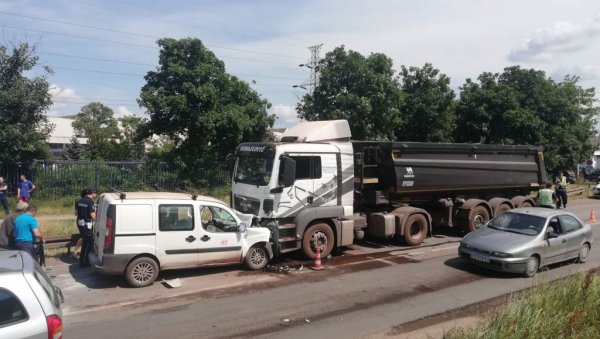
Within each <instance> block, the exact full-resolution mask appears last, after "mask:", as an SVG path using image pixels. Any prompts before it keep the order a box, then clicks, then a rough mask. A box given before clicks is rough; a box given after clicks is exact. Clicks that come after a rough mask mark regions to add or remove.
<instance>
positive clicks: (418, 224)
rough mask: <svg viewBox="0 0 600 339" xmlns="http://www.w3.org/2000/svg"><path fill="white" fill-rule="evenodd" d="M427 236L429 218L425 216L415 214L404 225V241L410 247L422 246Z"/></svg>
mask: <svg viewBox="0 0 600 339" xmlns="http://www.w3.org/2000/svg"><path fill="white" fill-rule="evenodd" d="M426 236H427V218H425V216H424V215H423V214H413V215H411V216H409V217H408V219H406V222H405V223H404V241H406V243H407V244H408V245H409V246H417V245H420V244H421V243H422V242H423V240H425V237H426Z"/></svg>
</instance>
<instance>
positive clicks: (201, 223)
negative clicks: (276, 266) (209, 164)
mask: <svg viewBox="0 0 600 339" xmlns="http://www.w3.org/2000/svg"><path fill="white" fill-rule="evenodd" d="M251 220H252V216H251V215H244V214H239V213H237V212H235V211H233V210H232V209H230V208H229V207H228V206H227V205H225V204H224V203H223V202H221V201H219V200H216V199H213V198H209V197H203V196H195V195H193V196H192V195H188V194H184V193H164V192H127V193H121V192H119V193H104V194H102V195H101V196H100V198H99V199H98V211H97V221H96V225H95V229H94V251H93V252H92V251H90V255H89V258H90V263H91V264H92V266H93V267H94V268H95V269H96V270H97V271H99V272H101V273H106V274H117V275H120V274H124V275H125V278H126V279H127V281H128V283H129V284H131V285H132V286H134V287H143V286H148V285H151V284H152V283H153V282H154V281H155V280H156V278H157V276H158V272H159V271H160V270H167V269H181V268H193V267H199V266H211V265H228V264H240V263H245V264H246V266H248V267H249V268H250V269H254V270H257V269H262V268H263V267H265V266H266V265H267V263H268V262H269V260H270V259H272V257H273V251H272V249H271V243H270V242H269V237H270V232H269V230H268V229H267V228H263V227H247V226H249V225H250V224H251Z"/></svg>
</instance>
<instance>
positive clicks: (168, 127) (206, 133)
mask: <svg viewBox="0 0 600 339" xmlns="http://www.w3.org/2000/svg"><path fill="white" fill-rule="evenodd" d="M158 45H159V47H160V53H159V66H158V67H157V69H156V70H155V71H151V72H148V73H147V74H146V76H145V79H146V84H145V85H144V86H143V87H142V90H141V94H140V99H139V100H138V102H139V104H140V106H141V107H144V108H145V109H146V110H147V112H148V114H149V116H150V120H149V121H148V122H147V124H145V126H144V133H143V136H144V137H149V136H150V135H152V134H156V135H159V136H166V137H168V139H169V140H172V141H173V142H174V143H175V152H176V153H177V155H178V157H179V158H180V159H181V160H182V161H183V164H184V166H186V167H187V168H188V173H191V171H194V170H195V169H197V168H198V164H199V163H200V162H202V161H203V160H206V159H219V160H223V159H225V158H226V157H227V156H228V155H230V154H232V153H233V152H234V151H235V148H236V147H237V145H238V144H239V143H241V142H244V141H260V140H263V139H264V138H266V137H267V135H268V134H267V129H268V128H269V127H271V126H273V123H274V122H275V116H274V115H269V114H268V113H267V109H268V108H269V107H270V103H269V102H268V101H267V100H265V99H263V98H262V97H261V96H260V94H258V93H257V92H256V91H254V90H253V89H252V88H251V87H250V86H249V85H248V84H247V83H246V82H244V81H242V80H240V79H238V78H237V77H235V76H232V75H230V74H228V73H227V72H226V70H225V64H224V63H223V61H221V60H219V59H218V58H217V57H216V56H215V54H214V53H213V52H211V51H210V50H208V49H207V48H206V47H205V46H204V45H203V44H202V42H201V41H200V40H199V39H195V38H186V39H181V40H175V39H168V38H165V39H161V40H159V41H158Z"/></svg>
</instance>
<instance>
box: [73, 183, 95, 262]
mask: <svg viewBox="0 0 600 339" xmlns="http://www.w3.org/2000/svg"><path fill="white" fill-rule="evenodd" d="M85 193H86V195H85V196H84V197H83V198H81V199H79V200H78V201H77V202H76V203H75V215H76V216H77V228H78V229H79V234H81V239H82V244H81V253H80V254H79V267H86V266H90V261H89V259H88V253H89V252H90V249H91V248H92V243H93V235H94V233H93V231H92V222H93V221H95V220H96V210H95V209H94V199H96V193H97V192H96V190H95V189H93V188H89V189H87V190H86V192H85Z"/></svg>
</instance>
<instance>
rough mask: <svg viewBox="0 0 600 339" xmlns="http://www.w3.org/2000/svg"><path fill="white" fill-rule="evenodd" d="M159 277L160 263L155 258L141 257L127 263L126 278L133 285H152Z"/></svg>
mask: <svg viewBox="0 0 600 339" xmlns="http://www.w3.org/2000/svg"><path fill="white" fill-rule="evenodd" d="M157 277H158V264H157V263H156V261H154V259H152V258H148V257H139V258H137V259H135V260H133V261H132V262H130V263H129V265H127V269H126V270H125V278H126V279H127V282H128V283H129V284H130V285H131V286H133V287H145V286H150V285H152V283H153V282H154V281H155V280H156V278H157Z"/></svg>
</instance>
